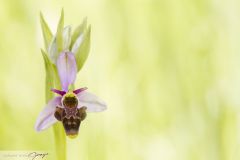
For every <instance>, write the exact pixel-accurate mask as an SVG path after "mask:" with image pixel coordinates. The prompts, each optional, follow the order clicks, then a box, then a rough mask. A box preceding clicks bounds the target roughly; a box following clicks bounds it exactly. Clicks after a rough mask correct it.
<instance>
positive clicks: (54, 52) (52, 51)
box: [48, 36, 58, 64]
mask: <svg viewBox="0 0 240 160" xmlns="http://www.w3.org/2000/svg"><path fill="white" fill-rule="evenodd" d="M48 53H49V56H50V59H51V61H52V63H54V64H56V60H57V56H58V49H57V39H56V36H54V37H53V38H52V40H51V42H50V44H49V47H48Z"/></svg>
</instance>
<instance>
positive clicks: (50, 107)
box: [35, 96, 62, 132]
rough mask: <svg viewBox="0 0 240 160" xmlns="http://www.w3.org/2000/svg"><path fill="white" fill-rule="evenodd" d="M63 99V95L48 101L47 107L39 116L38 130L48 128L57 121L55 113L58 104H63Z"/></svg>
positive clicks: (36, 127)
mask: <svg viewBox="0 0 240 160" xmlns="http://www.w3.org/2000/svg"><path fill="white" fill-rule="evenodd" d="M61 99H62V97H60V96H59V97H54V98H53V99H51V100H50V101H49V102H48V104H47V105H46V106H45V108H44V109H43V111H42V112H41V113H40V114H39V116H38V118H37V121H36V124H35V129H36V131H38V132H39V131H42V130H44V129H47V128H48V127H50V126H51V125H52V124H54V123H56V122H57V120H56V118H55V117H54V113H55V109H56V106H61Z"/></svg>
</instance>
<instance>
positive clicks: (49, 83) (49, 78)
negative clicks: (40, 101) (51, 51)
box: [41, 49, 54, 102]
mask: <svg viewBox="0 0 240 160" xmlns="http://www.w3.org/2000/svg"><path fill="white" fill-rule="evenodd" d="M41 52H42V56H43V59H44V64H45V72H46V79H45V87H46V89H45V95H46V102H48V101H49V100H50V99H51V98H52V97H53V93H52V92H50V90H51V88H52V87H53V86H54V72H53V68H52V63H51V61H50V59H49V58H48V55H47V54H46V52H45V51H44V50H42V49H41Z"/></svg>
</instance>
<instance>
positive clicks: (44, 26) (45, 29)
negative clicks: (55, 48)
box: [40, 12, 53, 50]
mask: <svg viewBox="0 0 240 160" xmlns="http://www.w3.org/2000/svg"><path fill="white" fill-rule="evenodd" d="M40 23H41V28H42V34H43V38H44V44H45V48H46V50H47V49H48V46H49V44H50V42H51V40H52V37H53V35H52V32H51V30H50V29H49V27H48V25H47V23H46V21H45V19H44V18H43V15H42V13H41V12H40Z"/></svg>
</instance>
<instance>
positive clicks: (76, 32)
mask: <svg viewBox="0 0 240 160" xmlns="http://www.w3.org/2000/svg"><path fill="white" fill-rule="evenodd" d="M86 28H87V17H86V18H84V20H83V22H82V23H81V24H80V25H79V26H78V27H77V28H76V29H75V30H74V32H73V35H72V42H71V45H70V48H72V46H73V44H74V43H75V42H76V40H77V39H78V37H79V36H80V35H81V34H82V33H83V32H84V31H85V30H86Z"/></svg>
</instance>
